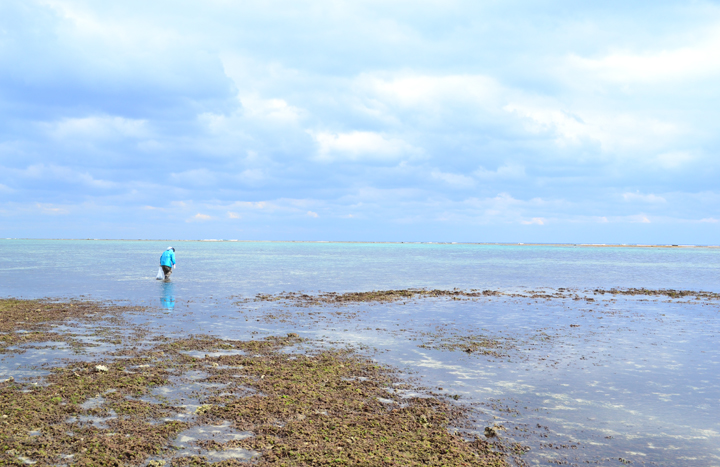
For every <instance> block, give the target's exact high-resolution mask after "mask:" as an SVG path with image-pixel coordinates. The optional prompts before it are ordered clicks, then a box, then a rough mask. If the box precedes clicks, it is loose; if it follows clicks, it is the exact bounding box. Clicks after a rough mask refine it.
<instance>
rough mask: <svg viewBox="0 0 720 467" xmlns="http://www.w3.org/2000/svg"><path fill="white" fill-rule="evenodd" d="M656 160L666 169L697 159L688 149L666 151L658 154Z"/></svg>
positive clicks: (675, 167)
mask: <svg viewBox="0 0 720 467" xmlns="http://www.w3.org/2000/svg"><path fill="white" fill-rule="evenodd" d="M655 160H656V161H657V163H658V164H660V166H661V167H663V168H665V169H677V168H679V167H682V166H684V165H687V164H688V163H690V162H693V161H694V160H695V156H693V155H692V154H690V152H688V151H675V152H666V153H663V154H660V155H658V156H657V157H656V158H655Z"/></svg>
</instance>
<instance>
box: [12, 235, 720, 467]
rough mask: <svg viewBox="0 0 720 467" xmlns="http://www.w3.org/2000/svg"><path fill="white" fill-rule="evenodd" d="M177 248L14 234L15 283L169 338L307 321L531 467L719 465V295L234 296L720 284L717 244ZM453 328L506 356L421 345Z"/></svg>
mask: <svg viewBox="0 0 720 467" xmlns="http://www.w3.org/2000/svg"><path fill="white" fill-rule="evenodd" d="M173 246H175V247H176V249H177V256H178V261H179V265H178V269H177V270H176V272H175V273H174V274H173V278H172V281H171V282H162V281H155V280H154V273H155V272H156V270H157V259H158V258H159V256H160V253H161V252H162V251H163V250H164V248H166V247H167V242H163V243H158V242H104V241H55V242H53V241H20V240H3V241H0V296H23V297H45V296H56V297H60V296H63V297H73V298H77V297H80V296H85V297H89V298H94V299H102V300H115V301H120V300H128V301H129V302H131V303H132V304H145V305H150V306H153V307H155V308H157V310H158V311H157V312H153V313H150V314H147V315H137V316H134V317H133V318H132V319H133V320H134V321H135V322H137V323H145V324H149V325H150V326H151V327H152V328H153V329H155V330H156V331H157V332H160V333H162V334H164V335H166V336H168V337H176V336H186V335H188V334H213V335H217V336H220V337H223V338H230V339H247V338H250V337H256V338H257V337H262V336H264V335H271V334H277V333H284V332H290V331H292V332H298V333H299V334H300V335H301V336H303V337H310V338H314V339H319V340H321V341H322V342H324V343H325V345H328V346H331V345H352V346H355V347H357V348H359V349H361V350H362V351H367V352H369V353H370V354H371V355H373V357H374V358H376V359H378V360H379V361H381V362H384V363H388V364H392V365H394V366H397V367H399V368H401V369H403V370H405V371H407V372H408V373H410V374H412V375H413V376H414V377H417V378H418V380H419V382H420V383H421V384H423V385H425V386H426V387H427V388H429V389H432V390H434V391H436V392H438V393H441V394H447V395H455V396H457V397H458V403H461V404H468V405H473V404H474V407H475V408H476V409H477V410H479V412H480V413H478V414H477V416H476V419H477V429H478V432H479V433H482V430H483V428H484V427H485V426H489V425H494V424H500V425H502V426H504V427H505V428H506V430H505V431H500V436H501V437H506V438H511V439H514V440H517V441H520V442H522V443H524V444H526V445H527V446H529V447H530V448H531V450H530V451H529V452H528V453H527V454H525V455H524V456H523V458H524V459H525V461H526V462H528V463H530V464H538V465H546V464H547V463H548V462H569V463H571V464H578V465H579V464H583V463H586V462H591V463H596V464H599V465H618V464H620V463H621V462H625V461H628V462H632V463H634V464H647V465H690V466H695V465H697V466H711V465H720V422H719V421H718V420H719V419H720V417H718V414H719V413H720V410H719V409H720V389H718V388H720V371H719V370H720V345H719V341H718V339H719V338H720V321H719V320H718V318H719V317H720V315H719V313H720V311H719V310H720V307H719V306H718V302H717V301H713V302H695V301H693V300H684V301H677V300H667V299H660V298H651V299H648V297H643V296H640V297H627V298H624V297H620V298H618V297H613V296H610V295H606V296H599V295H598V296H594V297H595V299H596V301H595V302H587V301H585V300H572V299H570V298H564V299H553V300H535V299H531V298H520V297H493V298H488V299H483V300H479V301H452V300H446V299H423V300H415V301H410V302H408V303H407V304H402V303H395V304H386V305H374V306H371V305H368V304H364V305H357V306H349V307H343V308H339V309H335V308H327V307H326V308H322V307H311V308H303V309H298V308H295V307H292V306H287V305H283V304H278V303H265V302H248V303H241V304H234V303H233V302H234V300H235V299H231V298H230V296H239V297H252V296H254V295H255V294H257V293H274V292H279V291H283V290H285V291H291V290H292V291H296V290H306V291H318V290H322V291H338V292H342V291H364V290H381V289H392V288H405V287H433V288H435V287H437V288H445V289H447V288H454V287H458V288H461V289H469V288H480V289H486V288H490V289H499V290H503V291H523V290H527V289H539V288H549V289H556V288H559V287H570V288H578V289H580V291H581V292H582V291H583V290H585V289H594V288H610V287H647V288H673V289H689V290H708V291H718V289H719V287H718V284H717V281H716V278H717V277H718V272H719V271H718V266H717V265H718V261H717V260H718V259H720V256H719V255H720V250H717V249H709V248H707V249H703V248H693V249H657V248H652V249H651V248H580V247H543V246H537V247H536V246H488V245H438V244H432V245H428V244H402V245H397V244H314V243H242V242H237V243H209V242H181V243H174V244H173ZM338 311H339V312H340V313H337V312H338ZM269 315H271V316H272V318H268V316H269ZM258 320H259V321H258ZM571 325H572V326H571ZM454 334H457V335H483V336H488V337H492V338H497V339H499V340H500V341H502V342H505V343H507V345H508V350H507V352H506V356H505V357H500V358H498V357H492V356H482V355H476V354H467V353H465V352H462V351H459V350H456V351H440V350H433V349H428V348H421V347H419V345H421V344H423V343H427V342H429V341H430V340H431V339H432V338H438V337H441V336H451V335H454ZM93 353H95V351H93ZM203 356H204V354H203ZM198 357H201V356H200V355H198ZM33 358H37V359H38V362H41V363H47V358H48V357H47V354H46V353H43V351H42V349H28V351H27V352H26V353H25V354H22V355H21V356H13V355H5V356H3V360H2V362H1V363H0V375H12V374H13V372H14V371H17V372H18V373H17V374H20V372H22V371H28V372H30V369H29V366H30V363H31V362H32V360H33ZM18 359H21V360H22V362H23V363H25V364H26V365H22V366H25V367H26V368H25V370H23V368H20V366H19V365H18V362H19V361H20V360H18ZM16 377H17V376H16ZM438 388H442V390H440V389H438ZM557 448H559V449H557ZM621 459H622V460H621Z"/></svg>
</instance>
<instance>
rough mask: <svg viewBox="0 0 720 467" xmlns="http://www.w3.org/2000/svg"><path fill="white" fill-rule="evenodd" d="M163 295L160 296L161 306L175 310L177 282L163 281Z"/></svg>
mask: <svg viewBox="0 0 720 467" xmlns="http://www.w3.org/2000/svg"><path fill="white" fill-rule="evenodd" d="M161 286H162V295H161V296H160V306H161V307H162V308H164V309H166V310H169V311H173V310H174V309H175V284H173V283H172V282H162V283H161Z"/></svg>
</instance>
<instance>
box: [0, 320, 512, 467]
mask: <svg viewBox="0 0 720 467" xmlns="http://www.w3.org/2000/svg"><path fill="white" fill-rule="evenodd" d="M309 344H311V342H308V341H306V340H304V339H301V338H300V337H298V336H297V335H296V334H294V333H290V334H289V335H287V336H275V337H269V338H266V339H262V340H251V341H231V340H221V339H216V338H213V337H207V336H200V337H193V338H188V339H182V340H168V339H163V342H162V343H160V344H159V345H156V346H154V347H151V348H146V349H137V348H135V349H127V350H126V351H125V352H124V354H123V358H122V359H118V360H114V361H113V360H110V359H108V360H104V361H94V362H74V363H70V364H68V366H66V367H57V368H53V369H51V374H50V375H49V376H47V377H46V378H44V379H43V380H42V382H41V383H19V382H15V381H7V382H5V383H0V465H12V464H18V465H19V464H22V463H24V462H34V463H37V464H38V465H51V464H55V465H58V464H68V465H69V464H72V465H87V466H89V465H150V464H149V463H152V465H161V463H162V462H163V461H164V462H166V463H170V464H172V465H177V466H181V465H187V466H191V465H207V464H210V463H212V464H217V465H238V464H239V463H241V462H243V463H247V462H248V461H250V462H252V463H254V464H257V465H261V466H262V465H268V466H270V465H277V466H295V465H297V466H299V465H383V466H415V465H416V466H420V465H437V466H440V465H443V466H463V465H488V466H505V465H507V464H506V461H505V456H506V455H505V454H504V453H502V452H499V451H500V450H502V449H503V446H502V445H501V443H496V442H493V443H490V442H489V441H487V440H486V439H484V438H482V439H481V438H479V437H477V436H473V435H470V434H469V432H463V431H462V430H461V429H459V428H457V427H459V426H463V423H464V421H466V417H465V413H464V412H463V410H461V409H460V408H458V407H457V406H454V405H452V403H451V401H447V400H441V399H438V398H434V397H427V398H426V397H404V396H403V394H405V390H406V389H408V388H409V386H408V385H407V384H405V383H403V381H402V380H401V379H400V377H399V374H398V373H397V372H396V371H395V370H393V369H392V368H388V367H384V366H381V365H378V364H377V363H376V362H374V361H372V360H369V359H367V358H365V357H362V356H359V355H357V354H355V353H353V352H350V351H346V350H345V351H343V350H318V349H314V350H313V349H312V348H311V347H309ZM193 351H195V352H193ZM189 352H192V353H191V354H188V353H189ZM196 355H202V356H201V357H198V356H196ZM191 374H192V375H193V378H194V379H192V397H193V398H194V400H195V401H196V402H195V403H196V404H197V405H196V406H193V407H195V408H194V409H193V410H191V411H189V410H188V408H187V407H185V406H183V405H179V403H178V402H177V401H175V400H173V401H169V400H167V399H166V398H164V397H163V396H158V395H157V394H154V390H155V389H164V388H172V387H173V385H175V386H178V387H180V389H182V385H183V384H186V383H184V382H180V381H186V380H183V379H182V378H183V377H184V376H187V375H191ZM184 394H185V395H184V396H182V397H189V396H188V393H184ZM171 399H172V397H171ZM179 414H185V415H182V416H184V417H186V418H185V419H183V422H180V421H178V420H177V416H178V415H179ZM218 426H227V427H230V428H231V429H232V430H235V433H247V435H245V436H235V437H231V439H227V440H223V439H219V438H215V437H213V436H207V437H206V438H198V439H193V440H191V441H183V442H184V443H189V444H188V446H190V449H191V451H182V450H180V451H178V449H179V448H178V447H177V445H176V444H174V443H176V442H177V441H176V438H178V437H180V438H182V437H181V436H180V435H181V434H182V433H185V432H186V431H184V430H188V429H195V428H193V427H199V428H203V427H218ZM178 439H179V438H178ZM183 449H186V448H183ZM235 453H242V456H245V457H238V458H234V457H233V456H234V455H235ZM248 453H249V454H248ZM238 456H240V454H238Z"/></svg>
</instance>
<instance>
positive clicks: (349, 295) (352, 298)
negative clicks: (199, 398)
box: [254, 289, 503, 306]
mask: <svg viewBox="0 0 720 467" xmlns="http://www.w3.org/2000/svg"><path fill="white" fill-rule="evenodd" d="M500 295H503V293H502V292H498V291H495V290H477V289H473V290H460V289H453V290H440V289H399V290H372V291H369V292H346V293H337V292H319V293H317V294H307V293H304V292H282V293H279V294H274V295H273V294H258V295H256V296H255V298H254V301H262V302H287V303H291V304H293V305H296V306H313V305H345V304H356V303H372V302H376V303H390V302H398V301H404V300H411V299H414V298H450V299H452V300H460V299H473V298H480V297H489V296H500Z"/></svg>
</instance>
